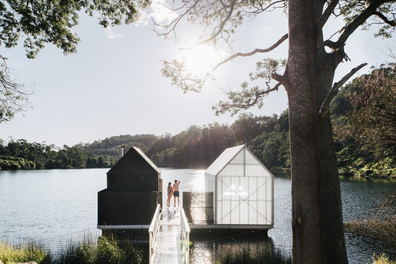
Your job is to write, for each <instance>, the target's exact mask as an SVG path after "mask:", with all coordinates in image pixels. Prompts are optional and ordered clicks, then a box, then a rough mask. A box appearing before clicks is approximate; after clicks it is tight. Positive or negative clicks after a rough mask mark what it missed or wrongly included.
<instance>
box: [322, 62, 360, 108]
mask: <svg viewBox="0 0 396 264" xmlns="http://www.w3.org/2000/svg"><path fill="white" fill-rule="evenodd" d="M366 65H367V63H362V64H360V65H359V66H357V67H356V68H353V69H352V70H351V71H350V72H349V73H348V74H347V75H345V76H344V77H343V78H342V79H341V80H340V81H339V82H336V83H335V84H334V85H333V87H332V88H331V89H330V91H329V93H328V94H327V96H326V98H325V99H324V101H323V103H322V105H321V107H320V110H319V113H320V114H322V115H326V114H327V113H328V112H329V109H330V103H331V100H333V98H334V96H335V94H336V93H337V91H338V89H339V88H340V87H341V86H342V85H343V84H344V83H346V82H347V81H348V80H349V78H351V77H352V75H354V74H355V73H356V72H358V71H359V70H360V69H361V68H363V67H364V66H366Z"/></svg>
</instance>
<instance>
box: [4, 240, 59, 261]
mask: <svg viewBox="0 0 396 264" xmlns="http://www.w3.org/2000/svg"><path fill="white" fill-rule="evenodd" d="M0 260H2V261H3V262H4V263H5V264H7V263H25V262H28V261H36V262H37V263H38V264H47V263H50V260H51V258H50V255H49V252H48V251H47V250H45V249H44V248H43V247H42V246H40V245H37V244H35V243H33V242H30V243H28V244H26V245H23V246H15V245H7V244H5V243H4V242H0Z"/></svg>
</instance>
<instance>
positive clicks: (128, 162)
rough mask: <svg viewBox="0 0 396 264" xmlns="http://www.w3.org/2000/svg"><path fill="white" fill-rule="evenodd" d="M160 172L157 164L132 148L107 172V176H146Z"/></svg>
mask: <svg viewBox="0 0 396 264" xmlns="http://www.w3.org/2000/svg"><path fill="white" fill-rule="evenodd" d="M154 171H156V172H157V173H160V170H159V169H158V168H157V166H155V164H154V163H153V162H152V161H151V160H150V159H149V158H148V157H147V156H146V155H145V154H144V153H143V151H141V150H140V149H139V148H137V147H132V148H130V149H129V150H128V152H127V153H125V155H124V156H123V157H122V158H121V159H120V160H119V161H118V162H117V163H116V164H115V165H114V166H113V167H112V168H111V169H110V170H109V171H108V172H107V174H131V173H139V174H146V173H152V172H154Z"/></svg>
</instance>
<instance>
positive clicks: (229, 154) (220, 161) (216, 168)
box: [205, 145, 245, 175]
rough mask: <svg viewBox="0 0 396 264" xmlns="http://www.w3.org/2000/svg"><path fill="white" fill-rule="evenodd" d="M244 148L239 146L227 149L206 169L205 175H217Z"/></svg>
mask: <svg viewBox="0 0 396 264" xmlns="http://www.w3.org/2000/svg"><path fill="white" fill-rule="evenodd" d="M244 147H245V145H240V146H236V147H232V148H227V149H225V150H224V151H223V153H221V154H220V156H218V157H217V159H216V160H215V161H214V162H213V163H212V164H211V165H210V166H209V167H208V168H207V169H206V172H205V173H207V174H211V175H217V174H218V173H219V172H220V171H221V170H222V169H223V168H224V167H225V166H227V164H228V163H229V162H230V161H231V160H232V159H233V158H234V157H235V156H236V155H237V154H238V153H239V152H240V151H241V150H242V149H243V148H244Z"/></svg>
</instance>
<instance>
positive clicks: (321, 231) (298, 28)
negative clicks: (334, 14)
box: [284, 0, 348, 264]
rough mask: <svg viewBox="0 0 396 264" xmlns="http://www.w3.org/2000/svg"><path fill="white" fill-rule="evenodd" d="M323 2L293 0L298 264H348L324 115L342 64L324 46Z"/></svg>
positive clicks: (289, 85) (288, 80)
mask: <svg viewBox="0 0 396 264" xmlns="http://www.w3.org/2000/svg"><path fill="white" fill-rule="evenodd" d="M322 8H323V2H322V1H318V0H290V1H289V56H288V64H287V68H286V72H285V82H284V83H285V87H286V90H287V92H288V100H289V122H290V150H291V169H292V229H293V263H294V264H297V263H304V264H306V263H315V264H317V263H347V262H348V260H347V257H346V251H345V242H344V233H343V219H342V207H341V194H340V186H339V179H338V171H337V164H336V156H335V152H334V148H333V138H332V130H331V125H330V118H329V115H328V114H327V115H323V114H320V113H319V110H320V106H321V103H322V102H323V100H324V98H325V97H326V95H327V93H328V91H329V90H330V88H331V85H332V82H333V76H334V71H335V68H336V66H337V64H338V63H339V62H337V61H335V60H334V59H333V57H332V56H331V55H329V54H327V53H326V52H325V50H324V47H323V39H322V33H321V32H322V31H321V29H319V28H317V21H318V19H319V17H320V15H321V13H322Z"/></svg>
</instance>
